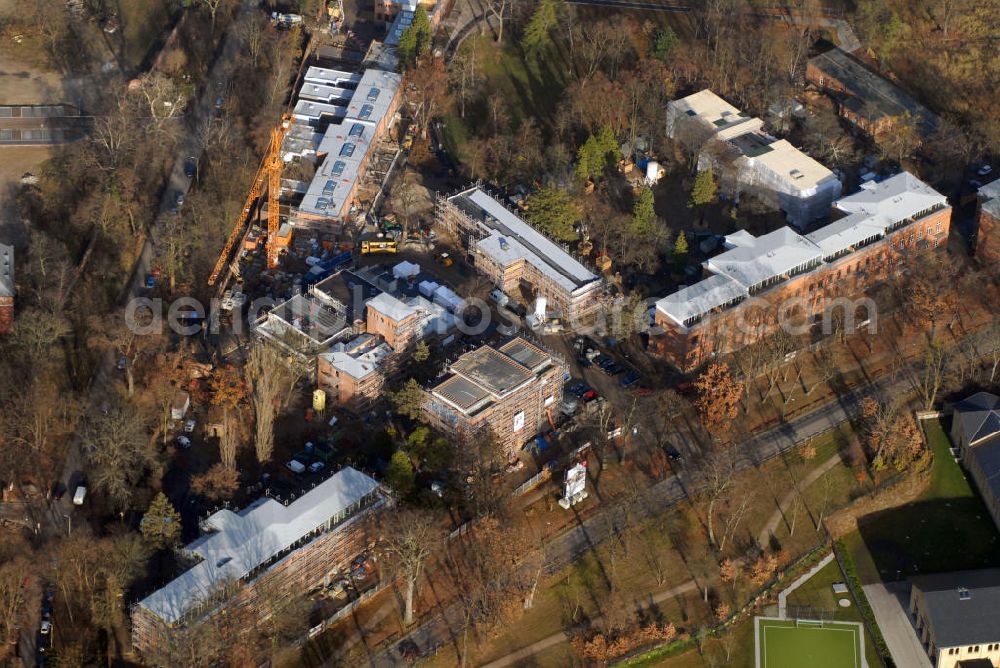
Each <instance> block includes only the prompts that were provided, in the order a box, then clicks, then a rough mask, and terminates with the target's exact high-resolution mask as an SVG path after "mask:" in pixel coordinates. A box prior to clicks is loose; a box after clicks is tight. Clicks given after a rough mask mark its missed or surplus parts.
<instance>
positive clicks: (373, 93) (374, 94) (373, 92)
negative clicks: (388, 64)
mask: <svg viewBox="0 0 1000 668" xmlns="http://www.w3.org/2000/svg"><path fill="white" fill-rule="evenodd" d="M381 92H382V91H380V90H379V89H378V88H377V87H375V86H372V87H371V88H369V89H368V101H369V102H374V101H375V100H377V99H378V94H379V93H381Z"/></svg>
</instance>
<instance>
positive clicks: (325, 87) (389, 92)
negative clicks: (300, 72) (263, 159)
mask: <svg viewBox="0 0 1000 668" xmlns="http://www.w3.org/2000/svg"><path fill="white" fill-rule="evenodd" d="M401 83H402V75H400V74H397V73H396V72H390V71H386V70H382V69H375V68H369V69H366V70H364V71H363V72H343V71H340V70H332V69H328V68H324V67H317V66H312V67H309V69H308V70H306V73H305V76H304V77H303V83H302V87H301V89H300V90H299V95H298V99H297V100H296V103H295V106H294V109H293V111H292V124H291V127H290V128H289V130H288V132H287V135H286V137H285V141H284V144H283V147H282V157H283V158H284V159H285V160H286V161H290V160H292V159H294V158H299V159H305V160H315V161H316V171H315V174H314V175H313V177H312V179H311V181H310V182H309V183H308V184H306V183H304V182H295V181H291V180H286V182H285V183H286V186H287V187H288V188H289V189H290V190H291V191H292V192H301V193H303V195H302V201H301V202H299V204H298V206H297V207H295V208H293V210H292V215H291V220H292V223H293V224H294V225H295V226H300V227H318V228H320V229H324V230H327V231H340V230H341V229H342V226H343V224H344V223H345V222H347V221H348V220H349V216H350V214H351V211H352V208H353V207H355V205H356V204H357V196H358V188H359V186H360V184H361V178H362V176H363V175H364V173H365V170H366V169H367V168H368V165H369V161H370V160H371V158H372V156H373V154H374V153H375V150H376V148H377V146H378V144H379V142H381V141H382V140H383V139H384V138H385V136H386V133H387V132H388V130H389V129H390V128H391V126H392V124H393V123H394V121H395V118H396V112H397V111H398V109H399V104H400V100H401V98H402V89H401V85H400V84H401Z"/></svg>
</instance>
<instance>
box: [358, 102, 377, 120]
mask: <svg viewBox="0 0 1000 668" xmlns="http://www.w3.org/2000/svg"><path fill="white" fill-rule="evenodd" d="M374 109H375V108H374V107H373V106H372V105H370V104H363V105H361V112H360V113H359V114H358V118H361V119H366V118H368V117H369V116H371V115H372V111H373V110H374Z"/></svg>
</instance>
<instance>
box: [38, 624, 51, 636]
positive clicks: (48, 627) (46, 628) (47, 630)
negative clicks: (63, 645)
mask: <svg viewBox="0 0 1000 668" xmlns="http://www.w3.org/2000/svg"><path fill="white" fill-rule="evenodd" d="M38 632H39V633H41V634H42V635H43V636H47V635H49V634H50V633H52V622H50V621H44V622H42V627H41V628H40V629H39V630H38Z"/></svg>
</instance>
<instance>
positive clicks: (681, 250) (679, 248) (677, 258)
mask: <svg viewBox="0 0 1000 668" xmlns="http://www.w3.org/2000/svg"><path fill="white" fill-rule="evenodd" d="M687 258H688V240H687V237H686V236H684V231H683V230H681V231H680V232H678V233H677V240H676V241H674V266H676V267H678V268H680V267H683V266H684V265H685V264H687Z"/></svg>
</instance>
